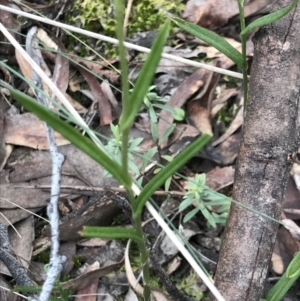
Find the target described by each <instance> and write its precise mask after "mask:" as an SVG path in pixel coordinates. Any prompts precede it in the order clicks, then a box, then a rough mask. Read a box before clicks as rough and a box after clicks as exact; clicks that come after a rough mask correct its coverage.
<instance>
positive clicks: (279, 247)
mask: <svg viewBox="0 0 300 301" xmlns="http://www.w3.org/2000/svg"><path fill="white" fill-rule="evenodd" d="M299 249H300V243H299V241H297V240H296V239H294V238H293V237H292V235H291V233H290V231H288V230H287V229H285V228H284V227H281V228H280V229H279V230H278V233H277V238H276V242H275V247H274V251H273V255H272V269H273V270H274V271H275V272H276V273H278V274H282V273H283V272H284V271H285V270H286V268H287V267H288V265H289V263H290V262H291V260H292V259H293V256H294V254H295V253H296V252H298V251H299Z"/></svg>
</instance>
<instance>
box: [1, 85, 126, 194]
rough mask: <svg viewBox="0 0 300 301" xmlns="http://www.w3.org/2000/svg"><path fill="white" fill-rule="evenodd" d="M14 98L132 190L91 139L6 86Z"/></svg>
mask: <svg viewBox="0 0 300 301" xmlns="http://www.w3.org/2000/svg"><path fill="white" fill-rule="evenodd" d="M5 87H6V88H8V89H9V90H10V92H11V94H12V96H13V97H14V98H15V99H16V100H17V101H18V102H19V103H21V104H22V105H23V106H24V107H25V108H26V109H27V110H29V111H31V112H33V113H34V114H35V115H36V116H37V117H39V118H40V119H41V120H43V121H45V122H46V123H47V124H48V125H49V126H51V127H52V128H53V130H55V131H57V132H59V133H60V134H62V135H63V136H64V137H65V138H66V139H68V140H69V141H70V142H72V144H74V145H75V146H76V147H77V148H79V149H80V150H82V151H83V152H84V153H86V154H87V155H88V156H90V157H91V158H92V159H94V160H95V161H96V162H98V163H99V164H101V165H102V166H103V167H104V168H105V169H106V170H107V171H108V172H109V173H111V174H112V175H113V176H114V178H115V179H116V180H117V181H118V182H119V183H120V184H122V185H124V186H125V187H126V188H128V189H130V186H131V181H130V179H128V177H127V176H125V175H124V174H123V171H122V169H121V166H120V165H119V164H117V163H116V162H115V161H113V160H112V159H111V158H110V157H109V156H107V155H106V154H105V153H104V152H103V151H102V150H101V149H99V147H97V146H96V145H95V144H94V143H93V142H92V141H91V140H90V139H88V138H86V137H84V136H82V134H81V133H80V132H79V131H77V130H75V129H74V128H73V127H71V126H70V125H69V124H67V123H66V122H64V121H63V120H61V119H60V118H59V117H57V116H56V115H55V114H54V113H53V112H51V111H50V110H49V109H48V108H46V107H44V106H42V105H40V104H39V103H37V102H36V100H35V99H33V98H31V97H29V96H28V95H26V94H24V93H22V92H20V91H18V90H15V89H13V88H12V87H10V86H9V85H5Z"/></svg>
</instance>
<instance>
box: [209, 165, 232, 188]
mask: <svg viewBox="0 0 300 301" xmlns="http://www.w3.org/2000/svg"><path fill="white" fill-rule="evenodd" d="M233 181H234V168H233V167H232V166H226V167H222V168H221V167H215V168H214V169H212V170H211V171H209V172H208V173H207V174H206V185H207V186H208V187H209V188H211V189H213V190H216V191H218V190H220V189H222V188H224V187H227V186H229V185H231V184H233Z"/></svg>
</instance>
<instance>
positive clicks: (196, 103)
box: [188, 73, 220, 136]
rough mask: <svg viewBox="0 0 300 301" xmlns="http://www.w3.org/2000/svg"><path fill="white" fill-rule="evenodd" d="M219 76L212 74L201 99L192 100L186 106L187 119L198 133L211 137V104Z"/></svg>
mask: <svg viewBox="0 0 300 301" xmlns="http://www.w3.org/2000/svg"><path fill="white" fill-rule="evenodd" d="M219 79H220V75H219V74H218V73H214V74H213V76H212V77H211V80H210V81H209V85H208V86H207V89H206V91H205V92H204V93H201V94H202V95H201V97H198V98H197V99H194V100H192V101H190V102H189V104H188V113H189V119H190V120H191V121H192V123H193V124H194V125H195V127H196V128H197V129H198V130H199V132H200V133H203V134H208V135H211V136H212V135H213V133H212V125H211V119H210V115H211V114H210V112H211V103H212V100H213V97H214V92H215V88H216V86H217V84H218V82H219Z"/></svg>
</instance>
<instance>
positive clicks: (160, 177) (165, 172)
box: [134, 134, 211, 216]
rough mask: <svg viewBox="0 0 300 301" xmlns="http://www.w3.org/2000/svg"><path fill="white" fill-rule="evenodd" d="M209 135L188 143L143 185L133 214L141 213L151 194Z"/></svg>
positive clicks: (201, 145)
mask: <svg viewBox="0 0 300 301" xmlns="http://www.w3.org/2000/svg"><path fill="white" fill-rule="evenodd" d="M210 138H211V136H209V135H207V134H203V135H202V136H201V137H199V138H198V139H197V140H196V141H194V142H193V143H192V144H191V145H189V146H188V147H187V148H186V149H185V150H184V151H183V152H182V153H180V154H179V155H178V156H177V157H176V158H175V159H173V161H171V162H170V163H169V164H168V165H167V166H166V167H164V168H163V169H161V170H160V172H159V173H158V174H156V176H155V177H154V178H153V179H152V180H151V181H150V182H149V183H148V184H147V185H146V186H145V187H144V189H143V190H142V191H141V194H140V195H139V196H138V198H137V200H136V203H137V204H138V208H137V210H136V212H135V213H134V215H135V216H138V215H140V214H141V212H142V210H143V207H144V205H145V204H146V202H147V201H148V199H149V198H150V197H151V195H152V194H153V193H154V192H155V191H156V190H157V189H158V188H159V187H160V186H162V185H163V184H164V182H165V181H166V180H167V179H168V178H169V177H171V176H172V175H173V174H174V173H175V172H176V171H177V170H178V169H179V168H180V167H182V166H183V165H184V164H185V163H186V162H187V161H188V160H190V159H191V158H192V157H193V156H194V155H195V154H196V153H197V152H199V151H200V150H201V149H202V148H203V147H204V146H205V145H206V144H207V143H208V142H209V140H210Z"/></svg>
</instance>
